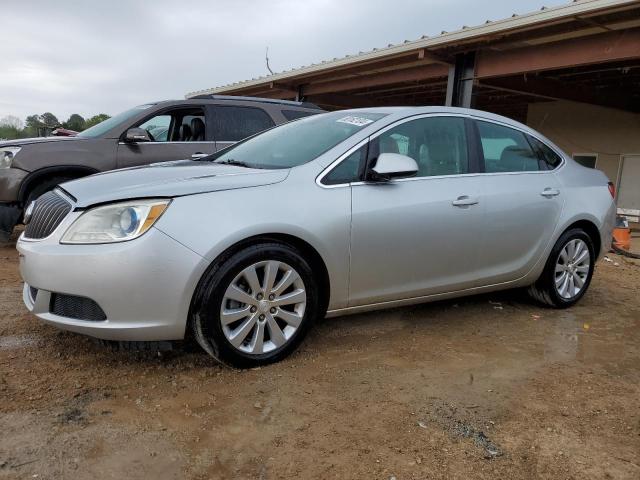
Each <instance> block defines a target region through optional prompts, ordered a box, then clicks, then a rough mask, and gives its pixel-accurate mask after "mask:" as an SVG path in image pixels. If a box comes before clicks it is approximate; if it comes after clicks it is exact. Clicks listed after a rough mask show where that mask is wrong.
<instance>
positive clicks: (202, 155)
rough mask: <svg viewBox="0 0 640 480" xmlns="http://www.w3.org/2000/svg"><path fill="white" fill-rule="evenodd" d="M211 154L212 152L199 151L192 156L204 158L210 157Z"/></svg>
mask: <svg viewBox="0 0 640 480" xmlns="http://www.w3.org/2000/svg"><path fill="white" fill-rule="evenodd" d="M209 155H211V154H210V153H202V152H197V153H194V154H193V155H191V158H204V157H208V156H209Z"/></svg>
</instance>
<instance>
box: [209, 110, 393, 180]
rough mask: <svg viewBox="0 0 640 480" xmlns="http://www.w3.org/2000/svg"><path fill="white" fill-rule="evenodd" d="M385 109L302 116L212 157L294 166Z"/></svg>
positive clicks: (257, 164)
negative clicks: (352, 113)
mask: <svg viewBox="0 0 640 480" xmlns="http://www.w3.org/2000/svg"><path fill="white" fill-rule="evenodd" d="M385 116H386V114H384V113H371V112H358V113H357V114H356V115H350V114H349V113H348V112H331V113H322V114H319V115H313V116H310V117H306V118H301V119H299V120H296V121H295V122H291V123H284V124H282V125H280V126H278V127H276V128H272V129H271V130H267V131H266V132H263V133H261V134H260V135H256V136H255V137H252V138H249V139H248V140H246V141H244V142H240V143H237V144H236V145H233V146H231V147H229V148H226V149H224V150H221V151H220V152H219V153H216V154H214V155H212V156H210V157H209V160H212V161H215V162H220V163H224V162H227V163H236V164H242V165H245V166H247V167H251V168H291V167H297V166H299V165H302V164H305V163H307V162H310V161H311V160H313V159H315V158H317V157H319V156H320V155H322V154H323V153H324V152H326V151H328V150H329V149H331V148H333V147H335V146H336V145H338V144H339V143H341V142H344V141H345V140H346V139H347V138H349V137H351V136H352V135H355V134H356V133H358V132H360V131H362V130H363V129H364V128H366V127H368V126H369V125H371V124H373V123H374V122H376V121H378V120H380V119H381V118H383V117H385Z"/></svg>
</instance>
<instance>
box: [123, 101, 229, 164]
mask: <svg viewBox="0 0 640 480" xmlns="http://www.w3.org/2000/svg"><path fill="white" fill-rule="evenodd" d="M209 123H210V122H209V121H208V119H207V117H206V115H205V109H204V107H203V106H201V105H182V106H177V107H171V108H168V109H163V110H161V111H160V112H156V113H155V114H153V115H151V116H150V117H147V118H145V119H144V120H142V121H141V122H138V123H137V124H134V125H131V127H139V128H143V129H145V130H146V131H147V132H148V133H149V135H150V137H151V139H152V141H150V142H135V143H125V142H124V141H122V140H121V141H120V142H119V143H118V168H125V167H135V166H139V165H146V164H149V163H155V162H164V161H170V160H182V159H198V158H201V157H205V156H207V155H210V154H212V153H214V152H215V151H216V147H215V141H214V140H213V134H212V132H211V126H210V125H209ZM131 127H130V128H131Z"/></svg>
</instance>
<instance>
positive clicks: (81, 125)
mask: <svg viewBox="0 0 640 480" xmlns="http://www.w3.org/2000/svg"><path fill="white" fill-rule="evenodd" d="M85 124H86V122H85V120H84V118H82V116H81V115H79V114H77V113H74V114H72V115H71V116H70V117H69V119H68V120H67V121H66V122H64V123H63V124H62V126H63V127H64V128H68V129H69V130H75V131H76V132H81V131H82V130H84V129H85V128H86V125H85Z"/></svg>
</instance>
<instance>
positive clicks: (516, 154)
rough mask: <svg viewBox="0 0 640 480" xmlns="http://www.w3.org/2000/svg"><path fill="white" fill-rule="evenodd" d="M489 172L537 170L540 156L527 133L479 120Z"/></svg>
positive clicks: (486, 165)
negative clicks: (534, 149) (529, 140)
mask: <svg viewBox="0 0 640 480" xmlns="http://www.w3.org/2000/svg"><path fill="white" fill-rule="evenodd" d="M477 125H478V133H479V134H480V142H481V143H482V153H483V154H484V169H485V172H487V173H506V172H535V171H538V170H539V169H540V167H539V165H538V156H537V155H536V153H535V152H534V151H533V149H532V148H531V145H529V142H528V141H527V138H526V137H525V134H524V133H522V132H520V131H518V130H514V129H513V128H509V127H504V126H502V125H497V124H495V123H491V122H481V121H478V122H477Z"/></svg>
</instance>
